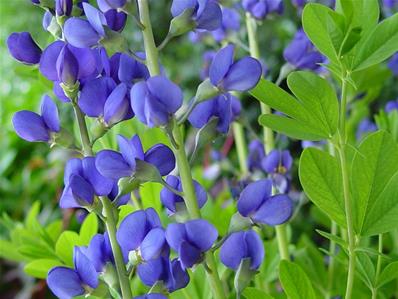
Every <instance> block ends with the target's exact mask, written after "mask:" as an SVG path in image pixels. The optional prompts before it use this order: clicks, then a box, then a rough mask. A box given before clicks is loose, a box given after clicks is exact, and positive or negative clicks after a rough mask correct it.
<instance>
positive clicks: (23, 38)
mask: <svg viewBox="0 0 398 299" xmlns="http://www.w3.org/2000/svg"><path fill="white" fill-rule="evenodd" d="M7 46H8V50H9V52H10V54H11V55H12V57H14V58H15V59H16V60H18V61H19V62H22V63H24V64H29V65H30V64H37V63H39V61H40V57H41V49H40V48H39V46H38V45H37V44H36V43H35V41H34V40H33V38H32V36H31V35H30V33H29V32H19V33H17V32H15V33H12V34H11V35H10V36H9V37H8V39H7Z"/></svg>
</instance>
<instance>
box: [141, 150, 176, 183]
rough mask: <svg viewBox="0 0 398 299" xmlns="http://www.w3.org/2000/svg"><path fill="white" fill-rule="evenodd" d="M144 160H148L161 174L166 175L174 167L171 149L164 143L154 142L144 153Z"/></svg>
mask: <svg viewBox="0 0 398 299" xmlns="http://www.w3.org/2000/svg"><path fill="white" fill-rule="evenodd" d="M144 160H145V162H148V163H150V164H152V165H154V166H156V168H157V169H158V170H159V173H160V175H161V176H165V175H168V174H169V173H170V172H171V171H172V170H173V169H174V168H175V162H176V160H175V157H174V154H173V151H172V150H171V149H170V148H169V147H168V146H166V145H164V144H156V145H154V146H152V147H151V148H150V149H148V151H147V152H146V153H145V157H144Z"/></svg>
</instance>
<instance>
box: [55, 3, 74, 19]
mask: <svg viewBox="0 0 398 299" xmlns="http://www.w3.org/2000/svg"><path fill="white" fill-rule="evenodd" d="M72 8H73V0H55V13H56V14H57V16H70V15H71V13H72Z"/></svg>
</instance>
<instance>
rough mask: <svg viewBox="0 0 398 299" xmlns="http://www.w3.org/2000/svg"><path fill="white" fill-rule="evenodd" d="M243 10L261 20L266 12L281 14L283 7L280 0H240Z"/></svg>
mask: <svg viewBox="0 0 398 299" xmlns="http://www.w3.org/2000/svg"><path fill="white" fill-rule="evenodd" d="M242 6H243V8H244V10H246V11H247V12H249V13H250V14H251V15H252V16H253V17H254V18H256V19H257V20H263V19H265V18H266V16H267V15H268V14H271V13H277V14H282V13H283V10H284V7H283V1H282V0H242Z"/></svg>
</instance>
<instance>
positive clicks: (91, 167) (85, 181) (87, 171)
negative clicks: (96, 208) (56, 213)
mask: <svg viewBox="0 0 398 299" xmlns="http://www.w3.org/2000/svg"><path fill="white" fill-rule="evenodd" d="M64 184H65V188H64V191H63V193H62V196H61V199H60V207H61V208H78V207H84V206H88V205H91V204H92V203H93V200H94V195H98V196H104V195H108V194H109V193H110V192H111V190H112V187H113V181H112V180H110V179H108V178H106V177H104V176H102V175H101V174H100V173H99V171H98V170H97V168H96V166H95V158H94V157H86V158H84V159H83V160H80V159H78V158H73V159H70V160H69V161H68V163H67V164H66V167H65V173H64Z"/></svg>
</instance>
